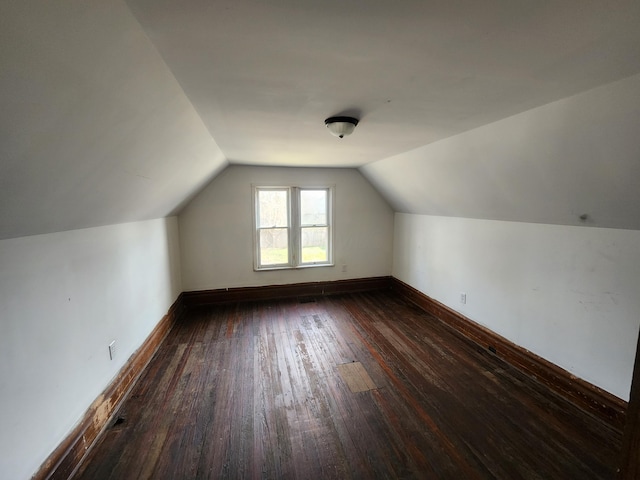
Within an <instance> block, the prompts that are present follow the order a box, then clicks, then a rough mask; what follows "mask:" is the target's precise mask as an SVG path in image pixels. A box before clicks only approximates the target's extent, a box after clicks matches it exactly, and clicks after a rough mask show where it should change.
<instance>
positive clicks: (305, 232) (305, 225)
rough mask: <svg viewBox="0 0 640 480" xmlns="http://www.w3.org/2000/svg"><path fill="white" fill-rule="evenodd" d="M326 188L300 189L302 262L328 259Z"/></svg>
mask: <svg viewBox="0 0 640 480" xmlns="http://www.w3.org/2000/svg"><path fill="white" fill-rule="evenodd" d="M327 193H328V192H327V190H324V189H323V190H301V191H300V228H301V242H302V263H312V262H326V261H328V260H329V256H328V249H329V227H328V226H327V224H328V222H327V204H328V202H327V200H328V199H327Z"/></svg>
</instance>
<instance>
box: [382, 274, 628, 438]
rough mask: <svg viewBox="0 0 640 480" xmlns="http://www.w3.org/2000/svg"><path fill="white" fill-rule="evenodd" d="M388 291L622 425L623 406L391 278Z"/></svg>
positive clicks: (567, 396)
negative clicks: (394, 292) (399, 295)
mask: <svg viewBox="0 0 640 480" xmlns="http://www.w3.org/2000/svg"><path fill="white" fill-rule="evenodd" d="M391 283H392V289H393V290H395V291H397V292H398V293H400V294H401V295H402V296H403V297H405V298H406V299H407V300H410V301H411V302H413V303H414V304H416V305H417V306H419V307H420V308H422V309H423V310H425V311H426V312H428V313H430V314H431V315H433V316H434V317H436V318H438V319H440V320H441V321H443V322H444V323H446V324H447V325H449V326H451V327H452V328H454V329H455V330H457V331H458V332H460V333H461V334H462V335H464V336H466V337H467V338H469V339H471V340H473V341H474V342H475V343H477V344H478V345H480V346H481V347H483V348H485V349H487V350H489V351H491V352H492V353H494V354H495V355H497V356H498V357H500V358H502V359H504V360H505V361H506V362H507V363H509V364H511V365H513V366H514V367H516V368H518V369H520V370H521V371H523V372H525V373H526V374H528V375H530V376H532V377H533V378H535V379H536V380H537V381H539V382H540V383H542V384H544V385H546V386H547V387H548V388H550V389H551V390H553V391H554V392H556V393H558V394H559V395H561V396H562V397H564V398H566V399H567V400H569V401H570V402H572V403H574V404H575V405H577V406H578V407H580V408H582V409H583V410H585V411H587V412H589V413H591V414H593V415H595V416H597V417H599V418H601V419H603V420H604V421H606V422H607V423H609V424H610V425H611V426H613V427H614V428H616V429H619V430H622V429H623V428H624V424H625V416H626V411H627V402H625V401H624V400H622V399H620V398H618V397H616V396H615V395H612V394H610V393H608V392H606V391H604V390H602V389H600V388H598V387H596V386H595V385H592V384H590V383H588V382H586V381H584V380H582V379H580V378H577V377H575V376H573V375H571V373H569V372H567V371H566V370H564V369H562V368H560V367H558V366H557V365H554V364H553V363H551V362H549V361H547V360H545V359H544V358H542V357H539V356H537V355H536V354H534V353H532V352H530V351H528V350H526V349H524V348H522V347H520V346H518V345H516V344H515V343H513V342H511V341H509V340H507V339H506V338H504V337H501V336H500V335H498V334H497V333H495V332H493V331H491V330H489V329H488V328H485V327H483V326H481V325H479V324H477V323H475V322H474V321H472V320H470V319H469V318H467V317H465V316H464V315H462V314H460V313H458V312H456V311H455V310H453V309H451V308H449V307H447V306H446V305H444V304H442V303H440V302H438V301H437V300H434V299H433V298H431V297H429V296H427V295H425V294H424V293H422V292H420V291H419V290H416V289H415V288H413V287H411V286H409V285H407V284H406V283H404V282H402V281H400V280H398V279H396V278H393V279H392V282H391Z"/></svg>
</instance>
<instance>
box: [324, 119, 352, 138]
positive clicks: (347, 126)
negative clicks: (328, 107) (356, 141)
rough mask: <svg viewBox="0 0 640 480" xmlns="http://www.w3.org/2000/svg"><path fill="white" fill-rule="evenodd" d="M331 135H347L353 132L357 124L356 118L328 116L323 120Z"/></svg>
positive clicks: (340, 136)
mask: <svg viewBox="0 0 640 480" xmlns="http://www.w3.org/2000/svg"><path fill="white" fill-rule="evenodd" d="M324 124H325V125H326V126H327V128H328V129H329V131H330V132H331V135H334V136H336V137H338V138H342V137H347V136H349V135H351V134H352V133H353V129H354V128H356V125H358V119H357V118H353V117H329V118H327V119H326V120H325V121H324Z"/></svg>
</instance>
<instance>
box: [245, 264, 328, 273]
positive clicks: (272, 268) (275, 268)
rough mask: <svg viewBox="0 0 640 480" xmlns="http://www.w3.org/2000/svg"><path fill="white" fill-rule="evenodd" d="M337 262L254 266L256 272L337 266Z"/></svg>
mask: <svg viewBox="0 0 640 480" xmlns="http://www.w3.org/2000/svg"><path fill="white" fill-rule="evenodd" d="M335 266H336V265H335V263H316V264H313V265H311V264H310V265H296V266H291V265H277V266H273V267H260V268H256V267H253V271H254V272H272V271H273V270H303V269H305V268H319V267H335Z"/></svg>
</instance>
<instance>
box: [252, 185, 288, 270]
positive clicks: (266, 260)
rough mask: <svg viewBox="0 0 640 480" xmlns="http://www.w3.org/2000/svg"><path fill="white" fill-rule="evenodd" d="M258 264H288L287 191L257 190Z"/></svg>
mask: <svg viewBox="0 0 640 480" xmlns="http://www.w3.org/2000/svg"><path fill="white" fill-rule="evenodd" d="M258 210H259V212H258V215H259V224H258V228H259V229H260V264H261V265H283V264H288V263H289V191H288V190H259V191H258Z"/></svg>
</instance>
